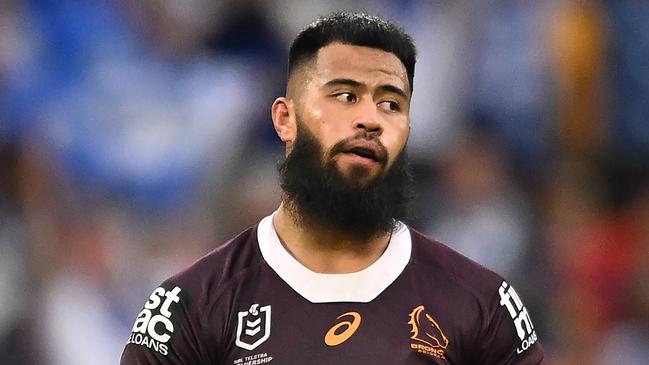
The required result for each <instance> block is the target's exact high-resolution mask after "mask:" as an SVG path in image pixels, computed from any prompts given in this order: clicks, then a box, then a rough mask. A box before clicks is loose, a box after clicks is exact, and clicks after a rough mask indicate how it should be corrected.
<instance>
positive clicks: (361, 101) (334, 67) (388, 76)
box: [272, 43, 411, 273]
mask: <svg viewBox="0 0 649 365" xmlns="http://www.w3.org/2000/svg"><path fill="white" fill-rule="evenodd" d="M287 94H288V95H287V96H286V97H280V98H277V99H276V100H275V102H274V103H273V106H272V118H273V125H274V127H275V131H276V132H277V134H278V136H279V137H280V139H281V140H282V141H283V142H284V143H285V147H286V154H289V153H290V152H291V149H292V147H293V144H294V142H295V138H296V135H297V122H296V119H297V118H296V116H297V115H299V116H300V119H301V120H302V124H303V126H304V127H306V128H308V130H309V131H310V132H311V133H312V134H313V135H314V136H315V137H316V138H317V139H318V140H319V141H320V143H321V145H322V146H323V147H324V151H325V153H324V155H323V156H322V159H323V162H325V161H326V160H327V159H331V161H333V163H334V164H335V166H336V167H337V168H338V169H339V171H340V172H341V173H342V174H343V176H346V177H351V176H354V179H355V181H359V180H360V183H367V182H369V181H372V179H376V178H379V177H381V176H382V175H383V174H384V173H385V171H386V169H387V168H389V167H391V166H392V164H393V163H394V160H395V158H396V156H397V155H398V154H399V152H401V151H402V150H403V148H405V145H406V141H407V139H408V134H409V133H410V117H409V110H410V94H411V91H410V86H409V84H408V78H407V73H406V70H405V67H404V65H403V64H402V63H401V61H400V60H399V59H398V58H397V57H396V56H395V55H394V54H392V53H388V52H384V51H381V50H378V49H374V48H368V47H361V46H354V45H346V44H341V43H332V44H329V45H327V46H325V47H323V48H321V49H320V50H319V51H318V54H317V56H316V57H315V59H314V60H313V61H310V62H306V63H305V64H304V65H302V66H301V67H300V68H299V69H298V70H296V71H295V72H294V74H293V75H292V76H291V78H290V80H289V85H288V92H287ZM359 133H366V134H367V135H368V136H374V137H376V138H378V140H380V142H381V144H382V145H383V146H384V147H385V149H386V150H387V160H386V162H385V163H379V162H377V161H374V160H373V159H370V158H364V157H361V156H358V155H356V154H354V153H344V152H343V153H338V154H335V155H333V156H330V155H329V153H328V152H329V150H330V149H331V147H332V146H334V145H335V144H336V143H338V142H340V141H342V140H345V139H349V138H351V139H350V146H352V145H355V144H359V143H366V144H367V143H372V144H373V145H374V146H376V142H368V141H367V140H364V139H359V138H354V137H358V136H359ZM274 225H275V229H276V231H277V233H278V235H279V237H280V239H281V241H282V243H283V244H284V246H285V248H286V249H287V250H288V251H289V252H290V253H291V254H292V255H293V256H294V257H295V258H296V259H297V260H298V261H299V262H301V263H302V264H303V265H304V266H306V267H307V268H309V269H310V270H312V271H314V272H319V273H350V272H357V271H361V270H363V269H365V268H367V267H368V266H370V265H371V264H372V263H373V262H374V261H376V260H377V259H378V258H379V257H380V256H381V254H382V253H383V252H384V251H385V249H386V247H387V245H388V243H389V240H390V234H389V233H388V234H383V235H380V236H377V237H374V238H371V239H369V240H368V241H366V242H356V241H355V240H354V238H352V237H350V236H349V235H347V234H345V233H344V232H338V231H332V230H330V229H324V228H322V227H317V226H309V227H306V226H304V225H298V224H296V219H295V217H293V216H292V213H291V211H290V210H289V209H287V207H286V204H285V203H282V205H281V206H280V208H279V210H278V212H277V214H276V215H275V219H274Z"/></svg>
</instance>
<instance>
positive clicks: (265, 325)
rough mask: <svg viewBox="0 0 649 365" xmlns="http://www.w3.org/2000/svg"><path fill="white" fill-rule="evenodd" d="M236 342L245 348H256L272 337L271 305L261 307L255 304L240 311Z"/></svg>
mask: <svg viewBox="0 0 649 365" xmlns="http://www.w3.org/2000/svg"><path fill="white" fill-rule="evenodd" d="M238 317H239V321H238V323H237V339H236V341H235V344H236V345H237V346H238V347H241V348H242V349H245V350H249V351H250V350H254V349H255V348H256V347H257V346H259V345H261V344H262V343H264V341H266V340H267V339H268V337H270V305H267V306H264V307H261V308H259V304H253V305H251V306H250V309H248V310H247V311H243V312H239V314H238Z"/></svg>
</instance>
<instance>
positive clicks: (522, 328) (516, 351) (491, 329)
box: [476, 281, 543, 365]
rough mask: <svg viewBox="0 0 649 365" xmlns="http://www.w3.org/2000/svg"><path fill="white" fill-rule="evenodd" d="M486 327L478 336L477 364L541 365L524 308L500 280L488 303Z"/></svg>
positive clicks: (541, 352)
mask: <svg viewBox="0 0 649 365" xmlns="http://www.w3.org/2000/svg"><path fill="white" fill-rule="evenodd" d="M488 312H489V319H488V321H486V328H484V329H483V331H482V333H481V335H480V336H478V339H479V341H481V343H480V344H478V346H477V348H478V349H479V352H478V354H477V356H476V359H477V363H479V364H494V365H496V364H498V365H501V364H502V365H505V364H517V365H518V364H520V365H524V364H530V365H537V364H541V363H542V362H543V350H542V348H541V345H540V344H539V342H538V337H537V334H536V331H535V329H534V325H533V323H532V319H531V317H530V314H529V312H528V311H527V308H526V307H525V305H524V304H523V302H522V300H521V299H520V297H519V296H518V294H517V293H516V291H515V290H514V288H513V287H512V286H511V285H509V284H508V283H507V282H505V281H503V282H502V283H501V285H500V287H499V288H498V290H497V293H495V295H494V296H493V297H492V300H491V302H490V303H489V311H488Z"/></svg>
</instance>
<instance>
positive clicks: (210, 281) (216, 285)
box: [167, 227, 263, 299]
mask: <svg viewBox="0 0 649 365" xmlns="http://www.w3.org/2000/svg"><path fill="white" fill-rule="evenodd" d="M262 264H263V258H262V256H261V253H260V251H259V245H258V244H257V227H251V228H248V229H246V230H245V231H243V232H241V233H240V234H239V235H237V236H236V237H234V238H232V239H230V240H229V241H227V242H225V243H223V244H220V245H219V246H217V247H216V248H215V249H213V250H212V251H210V252H209V253H207V254H206V255H205V256H203V257H201V258H199V259H198V260H196V261H195V262H194V263H193V264H191V265H189V266H188V267H187V268H185V269H183V270H182V271H180V272H178V273H177V274H175V275H173V276H172V277H170V278H169V279H168V280H167V282H170V283H173V284H174V285H177V286H179V287H181V288H182V289H183V290H184V291H186V293H187V295H189V296H190V297H192V298H194V299H198V298H201V297H206V296H208V294H209V296H212V297H214V296H215V295H216V296H218V294H219V292H220V291H221V289H222V288H223V287H226V286H227V285H228V284H229V283H230V282H231V281H232V280H233V279H235V278H238V277H240V276H241V275H245V273H246V272H248V271H250V270H255V269H257V268H259V266H260V265H262Z"/></svg>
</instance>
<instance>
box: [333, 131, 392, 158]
mask: <svg viewBox="0 0 649 365" xmlns="http://www.w3.org/2000/svg"><path fill="white" fill-rule="evenodd" d="M358 141H364V142H370V143H372V144H374V147H375V148H376V149H377V150H378V151H377V152H378V153H377V156H376V157H377V159H378V161H379V162H380V163H381V164H382V165H385V164H386V163H387V161H388V157H389V156H388V149H387V148H386V147H385V146H384V145H383V142H381V140H380V139H379V137H378V136H377V135H375V134H369V133H368V132H367V131H360V132H358V133H356V134H354V135H353V136H351V137H347V138H344V139H342V140H340V141H338V142H337V143H336V144H334V145H333V147H331V149H330V150H329V158H332V157H333V156H335V155H337V154H339V153H344V152H348V151H349V150H350V145H354V144H355V143H356V142H358Z"/></svg>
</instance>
